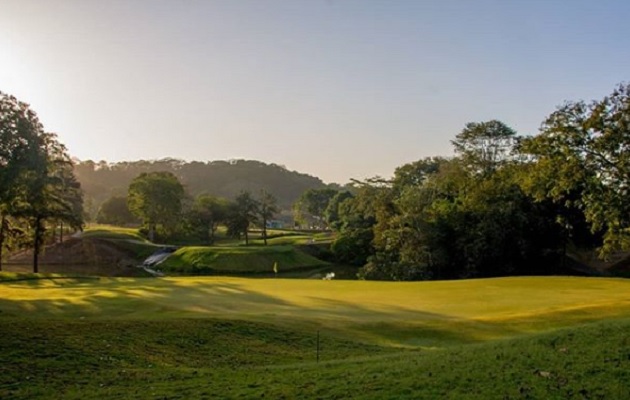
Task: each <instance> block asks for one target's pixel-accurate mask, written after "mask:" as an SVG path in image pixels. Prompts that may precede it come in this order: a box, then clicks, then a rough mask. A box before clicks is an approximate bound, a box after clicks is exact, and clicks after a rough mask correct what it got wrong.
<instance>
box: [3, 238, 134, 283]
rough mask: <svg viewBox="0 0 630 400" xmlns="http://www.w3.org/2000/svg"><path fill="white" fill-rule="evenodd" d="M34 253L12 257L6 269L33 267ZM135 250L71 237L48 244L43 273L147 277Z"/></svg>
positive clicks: (41, 260)
mask: <svg viewBox="0 0 630 400" xmlns="http://www.w3.org/2000/svg"><path fill="white" fill-rule="evenodd" d="M32 262H33V252H32V250H31V251H26V252H21V253H19V254H15V255H13V256H11V257H10V258H9V259H8V260H7V262H5V263H4V265H3V269H4V270H6V271H14V272H30V271H31V270H32ZM141 263H142V260H137V259H136V258H135V257H134V255H133V254H132V253H130V252H129V251H126V250H125V249H123V248H121V247H119V246H117V245H116V244H115V243H114V242H112V241H108V240H103V239H97V238H69V239H67V240H65V241H64V242H63V243H57V244H54V245H51V246H46V248H44V250H43V251H42V253H41V254H40V256H39V270H40V272H48V273H64V274H68V273H72V274H86V275H100V276H144V275H146V273H145V272H144V271H143V270H142V269H140V268H137V267H136V266H137V265H139V264H141Z"/></svg>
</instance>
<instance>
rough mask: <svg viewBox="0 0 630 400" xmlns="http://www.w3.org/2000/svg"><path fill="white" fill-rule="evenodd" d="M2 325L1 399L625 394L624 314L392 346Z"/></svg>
mask: <svg viewBox="0 0 630 400" xmlns="http://www.w3.org/2000/svg"><path fill="white" fill-rule="evenodd" d="M11 322H14V323H11V324H2V325H0V350H1V351H2V354H3V359H4V360H8V361H9V362H3V363H1V364H0V398H11V399H35V398H39V399H58V398H64V399H101V398H120V399H123V398H124V399H156V398H159V399H191V398H195V399H219V398H220V399H225V398H272V399H282V398H285V399H288V398H291V399H293V398H295V399H307V398H318V399H342V398H343V399H350V398H351V399H383V398H385V399H407V398H409V399H418V398H422V399H425V398H426V399H430V398H441V399H567V398H578V399H627V398H629V396H630V390H629V385H628V382H630V340H628V337H627V332H628V330H629V329H630V320H622V321H618V322H605V323H598V324H593V325H590V326H581V327H578V328H575V329H572V330H561V331H557V332H554V333H548V334H543V335H534V336H532V337H527V338H520V339H514V340H508V341H499V342H491V343H486V344H481V345H473V346H456V347H452V348H448V349H445V350H432V351H407V352H393V353H392V352H391V350H389V351H388V350H387V349H383V348H379V347H376V346H368V345H361V344H357V343H352V342H347V341H341V340H337V339H335V338H331V337H326V336H325V337H324V339H323V340H322V342H321V348H322V351H321V354H322V360H321V362H320V363H316V362H315V357H316V355H315V348H316V342H315V336H314V335H312V334H311V335H308V334H307V333H305V332H302V331H299V330H288V329H278V328H276V327H273V326H270V325H266V324H261V323H248V322H226V321H213V320H207V319H206V320H166V321H106V320H105V321H97V322H80V321H73V322H68V321H64V322H60V321H58V320H46V319H43V320H37V319H36V320H20V321H17V322H15V321H11Z"/></svg>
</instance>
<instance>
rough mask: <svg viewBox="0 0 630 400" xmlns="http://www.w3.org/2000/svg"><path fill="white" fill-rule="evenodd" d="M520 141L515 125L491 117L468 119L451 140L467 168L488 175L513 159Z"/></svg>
mask: <svg viewBox="0 0 630 400" xmlns="http://www.w3.org/2000/svg"><path fill="white" fill-rule="evenodd" d="M518 141H519V138H518V136H517V135H516V131H515V130H514V129H512V128H510V127H509V126H507V125H506V124H504V123H503V122H501V121H497V120H491V121H485V122H469V123H468V124H466V126H465V127H464V129H463V130H462V131H461V132H460V133H459V134H457V136H456V137H455V140H452V141H451V143H452V144H453V147H454V149H455V153H457V154H458V156H459V157H460V158H461V160H462V162H463V164H464V165H465V166H466V167H467V168H468V169H470V170H471V171H472V172H474V173H477V174H482V175H487V174H489V173H492V172H493V171H495V170H496V169H497V168H499V167H500V166H502V165H504V164H506V163H507V162H509V161H511V160H513V159H514V156H515V149H516V145H517V144H518Z"/></svg>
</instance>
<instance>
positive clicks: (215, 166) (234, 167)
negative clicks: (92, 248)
mask: <svg viewBox="0 0 630 400" xmlns="http://www.w3.org/2000/svg"><path fill="white" fill-rule="evenodd" d="M150 172H170V173H172V174H173V175H175V176H176V177H177V178H178V180H179V181H180V182H181V183H182V184H183V185H184V187H185V188H186V191H187V193H188V194H190V195H192V196H197V195H199V194H208V195H212V196H216V197H222V198H226V199H234V198H236V196H237V195H238V194H240V193H241V192H243V191H247V192H252V193H258V192H259V191H260V190H265V191H267V192H269V193H273V195H274V196H275V197H276V198H277V200H278V205H279V206H280V207H282V208H284V209H290V208H291V205H292V204H293V203H294V202H295V201H296V200H297V199H298V198H299V196H300V195H301V194H302V193H303V192H304V191H306V190H308V189H320V188H325V187H327V186H330V187H333V188H339V186H338V185H334V184H333V185H326V184H324V182H322V181H321V179H319V178H315V177H313V176H310V175H307V174H303V173H299V172H295V171H290V170H288V169H287V168H285V167H283V166H280V165H276V164H266V163H264V162H260V161H251V160H230V161H209V162H199V161H191V162H186V161H182V160H176V159H172V158H166V159H161V160H152V161H144V160H142V161H132V162H118V163H107V162H105V161H100V162H98V163H96V162H94V161H90V160H87V161H75V166H74V173H75V175H76V177H77V179H78V180H79V182H80V183H81V187H82V188H83V193H84V196H85V203H86V210H87V211H88V213H89V216H91V217H94V216H96V213H97V211H98V209H99V207H100V206H101V204H102V203H103V202H104V201H105V200H107V199H108V198H110V197H112V196H126V195H127V189H128V188H129V184H130V183H131V181H132V180H133V179H134V178H135V177H137V176H138V175H140V174H142V173H150Z"/></svg>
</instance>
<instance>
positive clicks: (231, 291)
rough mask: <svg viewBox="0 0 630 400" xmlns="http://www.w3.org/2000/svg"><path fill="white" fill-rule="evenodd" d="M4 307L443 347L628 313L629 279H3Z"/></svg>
mask: <svg viewBox="0 0 630 400" xmlns="http://www.w3.org/2000/svg"><path fill="white" fill-rule="evenodd" d="M0 316H4V317H23V318H34V319H41V318H51V317H54V318H67V319H70V320H72V319H78V318H86V319H143V320H155V319H159V320H163V319H177V318H220V319H238V320H247V321H252V322H267V323H273V324H275V325H277V326H281V327H286V328H290V329H295V328H298V327H299V328H304V329H308V330H313V329H326V330H327V331H329V332H330V333H331V334H334V335H336V336H337V337H339V338H344V339H347V340H353V341H361V342H364V343H371V344H378V345H386V346H395V347H400V348H402V347H407V348H409V347H411V348H416V347H424V348H431V347H445V346H454V345H459V344H463V343H479V342H484V341H489V340H496V339H502V338H511V337H519V336H524V335H528V334H531V333H536V332H544V331H551V330H555V329H558V328H563V327H570V326H575V325H579V324H582V323H587V322H592V321H598V320H601V319H615V318H626V317H630V281H628V280H623V279H609V278H561V277H555V278H554V277H544V278H542V277H538V278H536V277H528V278H502V279H480V280H469V281H448V282H411V283H395V282H365V281H321V280H292V279H241V278H226V277H197V278H190V277H188V278H160V279H158V278H101V279H99V280H98V281H82V280H63V279H62V280H28V281H18V282H0Z"/></svg>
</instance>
